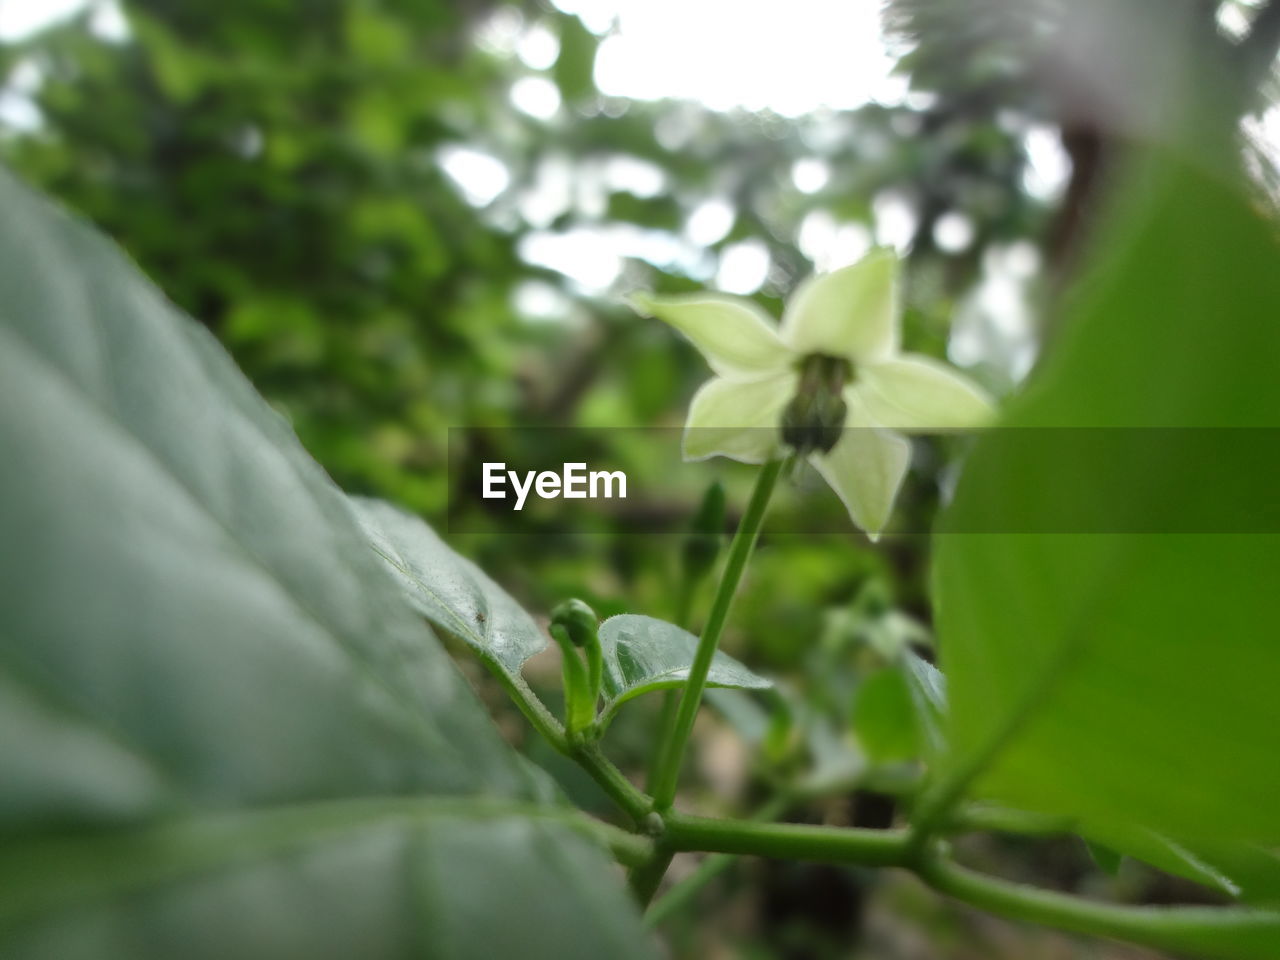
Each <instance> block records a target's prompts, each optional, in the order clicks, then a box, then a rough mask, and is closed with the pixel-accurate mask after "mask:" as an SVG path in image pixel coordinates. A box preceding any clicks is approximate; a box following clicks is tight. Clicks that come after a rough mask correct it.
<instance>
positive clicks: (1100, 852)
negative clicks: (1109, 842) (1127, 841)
mask: <svg viewBox="0 0 1280 960" xmlns="http://www.w3.org/2000/svg"><path fill="white" fill-rule="evenodd" d="M1084 845H1085V846H1086V847H1088V848H1089V856H1091V857H1093V862H1094V863H1096V864H1097V865H1098V869H1099V870H1101V871H1102V872H1103V873H1106V874H1110V875H1111V876H1113V877H1114V876H1115V875H1116V874H1117V873H1119V872H1120V864H1122V863H1124V854H1121V853H1116V852H1115V851H1114V850H1112V849H1111V848H1110V847H1104V846H1103V845H1102V844H1100V843H1094V842H1093V841H1092V840H1086V841H1085V842H1084Z"/></svg>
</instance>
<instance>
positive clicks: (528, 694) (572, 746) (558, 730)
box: [483, 659, 653, 859]
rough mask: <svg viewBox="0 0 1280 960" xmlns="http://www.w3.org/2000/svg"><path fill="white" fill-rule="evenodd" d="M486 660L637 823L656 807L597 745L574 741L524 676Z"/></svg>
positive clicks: (536, 721) (528, 712) (556, 742)
mask: <svg viewBox="0 0 1280 960" xmlns="http://www.w3.org/2000/svg"><path fill="white" fill-rule="evenodd" d="M483 663H484V665H485V666H486V667H488V668H489V672H490V673H492V674H493V675H494V677H496V678H497V680H498V682H499V683H501V684H502V687H503V689H504V690H506V691H507V695H508V696H509V697H511V699H512V700H513V701H514V702H515V705H516V706H517V707H519V708H520V712H521V713H523V714H524V715H525V717H526V718H528V720H529V722H530V723H531V724H533V728H534V729H535V730H537V731H538V733H540V734H541V735H542V737H543V739H545V740H546V741H547V742H548V743H549V744H551V746H553V747H555V749H556V750H557V751H558V752H560V753H563V754H564V755H565V756H567V757H570V758H572V759H573V760H575V761H577V763H578V765H579V766H581V767H582V768H583V769H584V770H586V771H587V773H588V774H590V776H591V779H593V780H594V781H595V782H596V783H598V784H599V785H600V788H601V789H602V790H604V792H605V793H606V794H608V795H609V798H610V799H611V800H612V801H613V802H614V803H615V804H616V805H617V807H618V808H619V809H620V810H622V812H623V813H625V814H627V816H629V817H630V818H631V819H632V820H634V821H635V822H636V823H637V824H639V823H641V822H642V821H643V820H644V819H645V817H646V815H648V813H649V812H650V811H651V810H652V809H653V801H652V800H650V799H649V798H648V797H647V796H645V795H644V794H643V793H641V792H640V791H639V790H637V789H636V788H635V786H633V785H632V783H631V781H630V780H628V779H627V778H626V776H625V775H624V774H623V773H622V771H621V770H619V769H618V768H617V767H615V766H614V765H613V764H612V763H610V762H609V759H608V758H607V757H606V756H605V755H604V754H603V753H602V752H601V751H600V748H599V747H598V746H596V745H595V744H592V743H584V742H581V741H575V742H572V743H571V742H570V741H569V738H568V737H567V736H566V735H565V731H564V727H563V726H562V725H561V723H560V721H559V720H557V719H556V718H555V716H554V715H553V714H552V713H551V711H550V710H548V709H547V708H546V705H545V704H544V703H543V702H542V701H541V700H539V699H538V695H537V694H536V693H534V692H533V690H532V689H530V687H529V685H528V684H527V683H525V682H524V678H523V677H517V676H512V675H511V674H510V673H508V672H507V671H506V670H504V669H503V668H502V667H501V666H500V665H498V664H497V663H496V662H492V661H490V660H488V659H484V660H483ZM649 859H652V858H649Z"/></svg>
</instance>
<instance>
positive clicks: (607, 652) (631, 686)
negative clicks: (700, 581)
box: [600, 613, 773, 718]
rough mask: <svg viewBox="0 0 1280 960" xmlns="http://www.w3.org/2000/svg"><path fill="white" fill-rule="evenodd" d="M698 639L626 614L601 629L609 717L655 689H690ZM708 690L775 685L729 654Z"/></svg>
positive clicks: (712, 673)
mask: <svg viewBox="0 0 1280 960" xmlns="http://www.w3.org/2000/svg"><path fill="white" fill-rule="evenodd" d="M697 647H698V638H697V637H695V636H694V635H693V634H692V633H690V632H689V631H688V630H682V629H681V628H680V627H677V626H676V625H675V624H673V623H667V622H666V621H665V620H657V619H655V618H653V617H645V616H641V615H639V614H634V613H624V614H621V615H619V616H616V617H610V618H609V619H608V620H606V621H605V622H604V623H602V624H601V625H600V648H601V652H602V653H603V655H604V694H605V706H604V716H605V717H606V718H608V717H609V716H611V715H612V714H613V713H614V711H616V710H617V709H618V707H620V706H621V705H622V704H623V703H624V702H626V701H627V700H630V699H631V698H632V697H638V696H640V694H642V693H648V692H649V691H651V690H663V689H671V688H673V687H681V686H684V683H685V681H686V680H688V679H689V667H690V666H691V665H692V663H693V656H694V652H695V651H696V650H697ZM707 685H708V686H710V687H728V688H730V689H735V690H765V689H768V688H769V687H771V686H772V685H773V684H772V682H771V681H769V680H767V679H766V678H764V677H762V676H760V675H759V674H756V673H752V672H751V671H750V670H748V669H747V668H746V667H744V666H743V665H742V664H741V663H739V662H738V661H737V660H735V659H733V657H731V656H729V655H728V654H727V653H722V652H720V651H716V654H715V657H714V658H713V659H712V661H711V669H710V670H709V671H708V672H707Z"/></svg>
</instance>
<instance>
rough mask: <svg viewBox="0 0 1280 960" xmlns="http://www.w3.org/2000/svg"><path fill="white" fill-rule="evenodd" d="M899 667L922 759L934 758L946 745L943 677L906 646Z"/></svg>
mask: <svg viewBox="0 0 1280 960" xmlns="http://www.w3.org/2000/svg"><path fill="white" fill-rule="evenodd" d="M902 669H903V671H904V672H905V673H906V678H907V693H908V694H909V695H910V697H911V706H912V708H913V709H914V710H915V716H916V724H917V726H918V729H919V731H920V748H921V750H922V752H923V754H924V757H925V758H926V759H928V760H930V761H934V760H936V759H937V758H938V757H940V756H941V755H942V754H943V753H944V752H945V751H946V748H947V740H946V733H945V728H946V716H947V680H946V677H944V676H943V675H942V673H941V672H940V671H939V670H938V668H937V667H935V666H934V665H933V664H932V663H930V662H929V661H928V660H925V659H923V658H922V657H919V656H917V655H916V654H914V653H912V652H911V651H910V650H905V651H903V655H902Z"/></svg>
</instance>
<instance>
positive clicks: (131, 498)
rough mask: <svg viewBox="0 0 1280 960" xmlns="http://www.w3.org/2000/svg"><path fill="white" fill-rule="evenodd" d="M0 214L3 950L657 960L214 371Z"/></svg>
mask: <svg viewBox="0 0 1280 960" xmlns="http://www.w3.org/2000/svg"><path fill="white" fill-rule="evenodd" d="M0 209H3V210H4V216H3V217H0V449H2V450H3V451H4V457H5V464H6V466H5V468H4V469H3V470H2V471H0V540H2V541H3V543H4V544H5V549H4V550H3V551H0V770H3V771H4V776H3V778H0V832H3V834H4V836H5V842H4V844H3V845H0V889H3V890H4V895H3V897H0V954H2V955H3V956H5V957H14V958H18V957H21V958H56V960H78V958H85V960H104V958H115V957H119V958H127V960H149V958H168V957H174V956H183V957H195V958H210V960H213V958H225V957H236V958H248V960H253V958H276V957H287V956H294V957H296V956H306V957H311V958H326V957H332V958H335V960H337V958H349V957H357V956H358V957H363V958H381V957H386V958H392V957H394V958H404V957H424V958H425V957H439V956H444V955H447V956H450V957H460V958H467V957H476V958H482V957H492V956H495V955H511V954H513V953H516V952H518V953H519V954H520V955H521V956H525V957H530V956H533V957H548V958H552V957H554V958H560V957H564V956H589V957H597V956H647V955H649V953H650V951H649V950H648V949H647V946H646V941H645V940H644V937H643V934H642V933H641V931H640V928H639V925H638V923H637V920H636V917H635V916H634V912H633V910H632V909H631V907H630V906H629V905H628V903H627V898H626V897H625V894H624V893H623V891H622V890H621V888H620V886H619V884H618V883H617V882H616V878H615V872H614V869H613V868H612V867H611V866H610V865H609V864H608V863H607V862H606V861H605V858H604V857H602V856H601V855H600V853H599V851H598V849H597V848H596V845H595V844H594V843H592V842H588V841H587V840H585V839H584V836H583V833H582V831H583V829H584V828H583V827H582V822H581V821H578V820H576V819H573V814H572V813H571V812H570V811H569V810H567V809H566V808H564V807H561V806H558V805H557V804H555V803H553V802H551V801H550V800H549V796H550V790H549V788H548V786H547V781H546V779H545V778H544V777H542V776H541V775H540V774H539V775H535V773H534V772H533V771H532V768H531V767H529V766H528V765H527V764H526V763H524V762H523V761H522V760H520V758H519V757H517V755H515V754H514V753H513V752H512V751H511V750H510V749H509V748H508V747H507V746H506V745H505V744H504V743H503V742H502V740H501V739H500V737H499V736H498V734H497V732H496V730H495V728H494V726H493V724H492V723H491V722H490V720H489V719H488V717H487V716H486V715H485V714H484V712H483V711H482V709H481V708H480V706H479V703H478V702H477V701H476V699H475V697H474V696H473V695H472V694H471V692H470V691H469V690H468V688H467V686H466V684H465V683H464V682H463V680H462V679H461V677H460V676H459V675H458V673H457V672H456V670H455V669H454V667H453V665H452V663H451V662H450V661H449V659H448V657H447V656H446V655H445V653H444V651H443V650H442V649H441V647H440V645H439V644H438V642H437V641H436V640H435V638H434V637H433V636H432V635H431V634H430V632H429V631H428V630H427V628H426V626H425V625H424V624H423V622H422V620H421V618H420V617H418V616H417V614H416V613H415V612H414V611H413V610H412V609H411V607H410V606H409V605H408V604H407V603H406V602H405V600H404V598H403V596H402V592H401V589H400V587H399V585H398V584H396V582H395V581H394V579H393V578H391V577H390V576H389V575H388V574H387V571H386V569H385V566H384V565H383V564H382V563H381V562H380V561H379V560H378V558H377V557H375V556H374V555H373V554H372V553H371V552H370V550H369V547H368V544H367V542H366V539H365V537H364V535H363V534H362V533H361V531H360V529H359V526H358V525H357V524H356V522H355V520H354V518H353V517H352V515H351V510H350V507H349V506H348V505H347V502H346V499H345V498H344V497H343V495H342V494H341V493H340V492H339V491H338V490H337V489H335V488H334V487H333V485H332V484H331V482H330V481H329V480H328V478H327V477H326V476H325V475H324V473H323V471H322V470H321V469H320V468H319V467H318V466H317V465H316V464H315V463H314V462H313V461H312V460H311V459H310V458H309V457H308V456H307V455H306V453H305V452H304V451H303V450H302V448H301V446H300V445H299V444H298V441H297V439H296V438H295V437H294V436H293V434H292V432H291V431H290V429H289V428H288V426H287V425H286V424H285V422H284V421H283V420H282V419H281V418H280V417H279V416H277V415H276V414H275V413H273V412H272V410H271V409H270V407H268V406H267V404H266V403H265V402H264V401H263V400H262V399H261V398H259V397H258V396H257V395H256V394H255V393H254V391H253V389H252V388H251V387H250V386H249V384H248V383H247V382H246V381H245V380H244V378H243V377H242V376H241V375H240V374H239V372H238V371H237V370H236V369H235V366H234V365H233V364H232V362H231V361H230V359H229V358H228V357H227V355H226V354H225V352H224V351H223V350H222V349H221V347H219V346H218V344H217V343H216V342H215V341H214V339H213V338H212V337H211V336H210V335H209V334H208V333H207V332H206V331H205V330H204V329H202V328H200V327H199V326H197V325H196V324H195V323H193V322H191V321H190V320H188V319H186V318H184V317H182V316H180V315H178V314H177V313H176V311H175V310H174V309H173V307H172V306H170V305H169V304H168V303H167V302H166V301H165V300H164V299H163V297H161V296H160V294H159V293H157V292H156V291H155V290H154V289H153V288H152V287H151V286H150V285H149V284H147V283H146V282H145V281H144V280H143V279H142V278H141V277H140V276H139V275H138V273H137V271H136V269H135V268H134V267H133V266H132V265H131V264H130V263H128V262H127V261H126V259H125V258H124V257H123V256H122V255H121V254H120V253H119V252H118V251H117V250H116V249H115V248H114V247H113V246H112V245H110V244H109V243H107V242H106V241H105V240H103V239H102V238H101V237H99V236H97V235H96V234H94V233H93V232H92V231H91V230H88V229H86V228H85V227H84V226H83V225H81V224H77V223H74V222H72V221H71V220H70V219H68V218H67V217H65V216H64V215H62V214H61V213H59V212H57V211H55V210H53V209H51V208H50V207H49V206H48V205H46V203H44V202H43V201H41V200H39V199H38V198H36V197H35V196H33V195H32V194H30V193H29V192H28V191H26V190H25V189H23V188H21V187H20V186H18V185H17V184H16V183H15V182H14V181H13V180H12V179H11V178H10V177H9V176H8V175H7V174H5V173H3V172H0ZM498 913H501V917H502V922H501V923H495V922H494V917H495V915H496V914H498Z"/></svg>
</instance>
